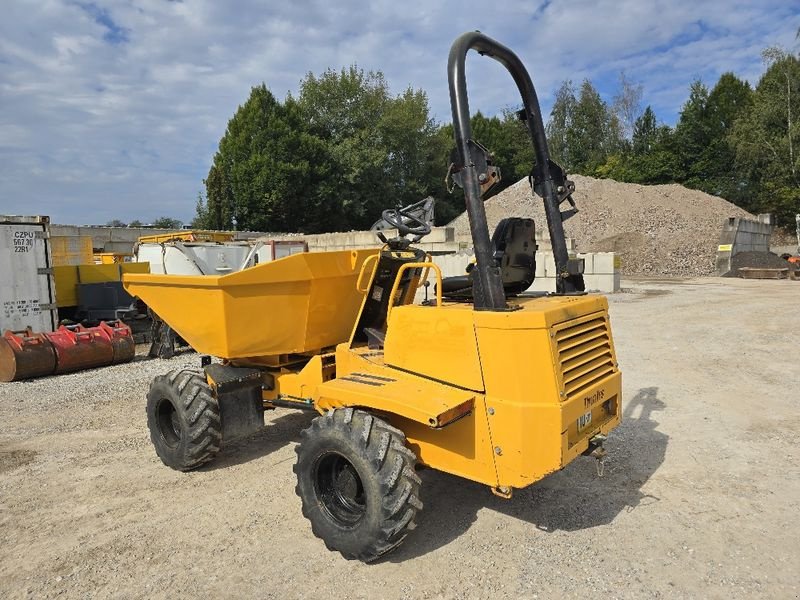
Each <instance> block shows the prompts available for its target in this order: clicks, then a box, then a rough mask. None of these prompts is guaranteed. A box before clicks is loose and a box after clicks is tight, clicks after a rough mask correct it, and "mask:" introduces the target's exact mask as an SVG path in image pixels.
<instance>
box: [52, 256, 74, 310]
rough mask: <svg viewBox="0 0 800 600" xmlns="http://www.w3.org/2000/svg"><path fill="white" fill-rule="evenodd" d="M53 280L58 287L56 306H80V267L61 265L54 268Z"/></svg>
mask: <svg viewBox="0 0 800 600" xmlns="http://www.w3.org/2000/svg"><path fill="white" fill-rule="evenodd" d="M53 280H54V281H55V286H56V306H58V307H59V308H63V307H65V306H77V305H78V288H77V287H76V286H77V285H78V267H76V266H74V265H60V266H57V267H53Z"/></svg>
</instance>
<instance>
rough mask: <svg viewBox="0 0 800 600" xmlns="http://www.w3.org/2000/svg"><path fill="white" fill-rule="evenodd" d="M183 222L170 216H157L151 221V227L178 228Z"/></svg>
mask: <svg viewBox="0 0 800 600" xmlns="http://www.w3.org/2000/svg"><path fill="white" fill-rule="evenodd" d="M182 225H183V223H182V222H181V221H179V220H178V219H173V218H172V217H159V218H157V219H156V220H155V221H153V227H156V228H157V229H180V228H181V226H182Z"/></svg>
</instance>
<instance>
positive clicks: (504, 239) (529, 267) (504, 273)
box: [442, 217, 537, 299]
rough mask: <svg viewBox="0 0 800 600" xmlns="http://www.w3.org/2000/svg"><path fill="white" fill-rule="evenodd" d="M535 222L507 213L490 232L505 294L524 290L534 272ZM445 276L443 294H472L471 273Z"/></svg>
mask: <svg viewBox="0 0 800 600" xmlns="http://www.w3.org/2000/svg"><path fill="white" fill-rule="evenodd" d="M535 234H536V226H535V224H534V222H533V219H524V218H522V217H509V218H507V219H503V220H502V221H500V222H499V223H498V224H497V227H495V230H494V235H492V249H493V253H492V256H493V258H494V260H495V262H496V264H497V266H499V267H500V278H501V280H502V282H503V289H504V290H505V292H506V295H511V296H513V295H516V294H520V293H522V292H524V291H525V290H527V289H528V288H529V287H530V286H531V284H532V283H533V280H534V278H535V276H536V248H537V246H536V235H535ZM472 267H474V264H473V265H470V266H469V267H468V273H467V275H457V276H455V277H446V278H445V279H444V280H443V281H442V295H444V296H446V297H448V298H454V299H456V298H458V299H468V298H472V273H471V268H472Z"/></svg>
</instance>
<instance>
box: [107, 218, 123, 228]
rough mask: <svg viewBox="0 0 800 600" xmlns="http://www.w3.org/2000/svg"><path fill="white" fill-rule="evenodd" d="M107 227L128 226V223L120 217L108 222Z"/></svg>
mask: <svg viewBox="0 0 800 600" xmlns="http://www.w3.org/2000/svg"><path fill="white" fill-rule="evenodd" d="M106 227H127V225H126V224H125V223H123V222H122V221H120V220H119V219H111V220H110V221H109V222H108V223H106Z"/></svg>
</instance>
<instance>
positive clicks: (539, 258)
mask: <svg viewBox="0 0 800 600" xmlns="http://www.w3.org/2000/svg"><path fill="white" fill-rule="evenodd" d="M535 275H536V278H537V279H538V278H540V277H545V276H546V274H545V272H544V256H543V255H541V254H537V255H536V271H535Z"/></svg>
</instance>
